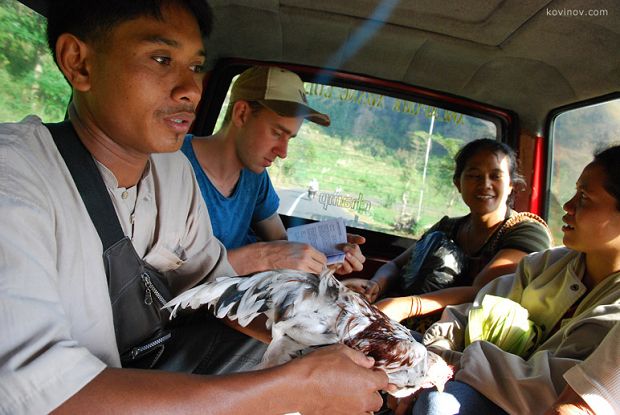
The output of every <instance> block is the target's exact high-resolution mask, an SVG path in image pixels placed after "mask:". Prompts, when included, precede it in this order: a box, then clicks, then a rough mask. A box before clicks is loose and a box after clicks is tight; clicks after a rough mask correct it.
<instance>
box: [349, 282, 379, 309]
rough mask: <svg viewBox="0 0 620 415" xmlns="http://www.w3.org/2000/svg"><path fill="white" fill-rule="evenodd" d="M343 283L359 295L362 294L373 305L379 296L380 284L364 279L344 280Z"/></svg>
mask: <svg viewBox="0 0 620 415" xmlns="http://www.w3.org/2000/svg"><path fill="white" fill-rule="evenodd" d="M342 283H343V284H344V285H345V286H346V287H348V288H349V289H350V290H353V291H355V292H357V293H360V294H362V295H363V296H364V297H366V299H367V300H368V302H369V303H373V302H375V301H376V300H377V297H378V296H379V284H377V283H376V282H375V281H373V280H367V279H364V278H348V279H346V280H342Z"/></svg>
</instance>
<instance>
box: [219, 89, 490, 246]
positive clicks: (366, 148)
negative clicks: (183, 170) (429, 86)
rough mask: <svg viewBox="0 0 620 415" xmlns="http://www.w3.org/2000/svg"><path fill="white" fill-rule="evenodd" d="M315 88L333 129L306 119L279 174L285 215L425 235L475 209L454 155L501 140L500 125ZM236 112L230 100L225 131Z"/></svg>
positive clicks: (275, 172) (315, 103)
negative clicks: (464, 193) (459, 184)
mask: <svg viewBox="0 0 620 415" xmlns="http://www.w3.org/2000/svg"><path fill="white" fill-rule="evenodd" d="M233 82H234V79H233ZM305 89H306V93H307V95H308V101H309V104H310V105H311V106H312V107H313V108H315V109H317V110H318V111H321V112H325V113H327V114H329V116H330V117H331V120H332V124H331V126H329V127H327V128H325V127H321V126H318V125H316V124H313V123H310V122H307V121H306V122H304V123H303V125H302V127H301V129H300V131H299V133H298V135H297V137H295V138H293V139H292V140H291V141H290V142H289V150H288V157H287V158H286V159H284V160H281V159H278V160H277V161H276V162H274V164H273V165H272V166H271V167H270V168H269V175H270V177H271V180H272V182H273V184H274V187H275V188H276V191H277V192H278V195H279V196H280V209H279V213H280V214H283V215H288V216H294V217H301V218H306V219H313V220H326V219H330V218H335V217H341V218H343V219H345V221H346V225H347V226H350V227H355V228H362V229H369V230H373V231H378V232H382V233H388V234H393V235H400V236H405V237H417V236H419V235H421V234H422V233H423V232H424V231H425V230H426V229H427V228H428V227H429V226H430V225H432V224H434V223H435V222H437V221H438V220H439V219H440V218H441V217H443V216H444V215H449V216H457V215H463V214H466V213H467V212H468V211H467V208H466V206H465V205H464V204H463V202H462V200H461V198H460V195H459V193H458V191H457V189H456V188H455V186H454V185H453V184H452V173H453V170H454V163H453V157H454V155H455V154H456V152H457V151H458V149H459V148H461V147H462V146H463V145H464V144H465V143H467V142H469V141H472V140H474V139H478V138H482V137H489V138H497V137H498V135H499V132H498V127H497V125H496V124H495V123H494V122H492V121H489V120H485V119H482V118H478V117H474V116H470V115H466V114H463V113H460V112H455V111H451V110H447V109H444V108H441V107H439V106H433V105H428V104H424V103H421V102H416V101H413V100H407V99H402V98H397V97H394V96H388V95H383V94H378V93H373V92H368V91H364V90H358V89H352V88H344V87H338V86H333V85H324V84H319V83H305ZM229 93H230V91H229ZM227 105H228V97H227V98H226V100H225V101H224V105H223V107H222V111H221V113H220V116H219V119H218V122H217V124H216V131H217V129H218V128H219V126H220V125H221V120H222V118H223V114H224V113H225V109H226V107H227Z"/></svg>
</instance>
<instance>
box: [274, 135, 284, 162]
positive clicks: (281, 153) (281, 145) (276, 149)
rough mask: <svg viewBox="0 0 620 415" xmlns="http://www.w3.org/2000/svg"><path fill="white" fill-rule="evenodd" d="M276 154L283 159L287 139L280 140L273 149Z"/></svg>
mask: <svg viewBox="0 0 620 415" xmlns="http://www.w3.org/2000/svg"><path fill="white" fill-rule="evenodd" d="M273 152H274V154H275V155H276V156H278V157H280V158H281V159H285V158H286V156H287V153H288V140H287V139H285V140H281V141H280V142H279V143H278V144H277V145H276V146H275V147H274V149H273Z"/></svg>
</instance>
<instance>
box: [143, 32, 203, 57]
mask: <svg viewBox="0 0 620 415" xmlns="http://www.w3.org/2000/svg"><path fill="white" fill-rule="evenodd" d="M142 41H143V42H146V43H160V44H163V45H166V46H170V47H173V48H176V49H178V48H180V47H181V44H180V43H179V42H177V41H176V40H174V39H169V38H167V37H164V36H158V35H150V36H145V37H144V38H143V39H142ZM197 54H198V55H199V56H207V53H206V52H205V50H204V49H200V50H199V51H198V52H197Z"/></svg>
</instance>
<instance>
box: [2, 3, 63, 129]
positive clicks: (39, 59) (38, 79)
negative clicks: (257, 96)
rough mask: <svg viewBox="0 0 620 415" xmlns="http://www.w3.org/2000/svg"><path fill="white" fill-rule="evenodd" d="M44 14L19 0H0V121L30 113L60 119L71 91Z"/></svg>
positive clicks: (49, 120) (50, 120)
mask: <svg viewBox="0 0 620 415" xmlns="http://www.w3.org/2000/svg"><path fill="white" fill-rule="evenodd" d="M45 27H46V24H45V18H44V17H43V16H41V15H39V14H37V13H36V12H34V11H32V10H31V9H29V8H28V7H26V6H24V5H22V4H21V3H19V2H18V1H16V0H0V85H2V89H0V122H14V121H20V120H21V119H23V118H24V117H25V116H27V115H30V114H36V115H39V116H40V117H41V118H42V119H43V121H45V122H54V121H61V120H62V119H63V118H64V115H65V111H66V109H67V103H68V101H69V97H70V95H71V90H70V88H69V84H68V83H67V81H66V80H65V79H64V77H63V76H62V74H61V73H60V70H59V69H58V67H57V66H56V64H55V63H54V61H53V59H52V55H51V53H50V52H49V49H48V46H47V40H46V36H45Z"/></svg>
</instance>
